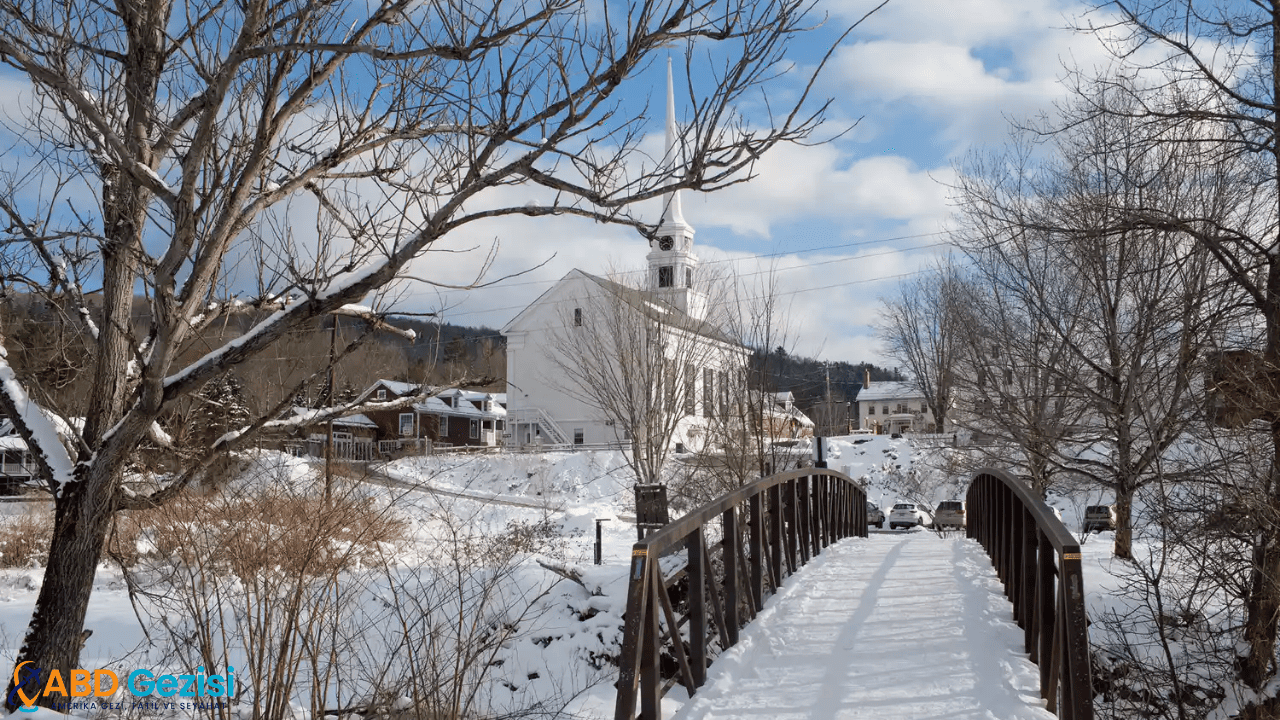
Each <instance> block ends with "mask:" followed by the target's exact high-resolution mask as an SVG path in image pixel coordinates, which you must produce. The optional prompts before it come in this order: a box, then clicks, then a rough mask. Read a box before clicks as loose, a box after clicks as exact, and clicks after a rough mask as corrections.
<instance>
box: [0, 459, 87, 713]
mask: <svg viewBox="0 0 1280 720" xmlns="http://www.w3.org/2000/svg"><path fill="white" fill-rule="evenodd" d="M109 485H110V484H109V483H100V484H98V485H97V487H98V488H102V487H105V486H109ZM92 487H93V485H92V484H90V483H89V482H87V481H83V480H82V481H79V482H76V483H75V484H74V485H72V486H70V487H69V488H68V492H67V494H66V495H65V496H64V497H62V498H59V499H58V503H57V510H56V511H55V515H54V521H53V540H52V542H51V543H50V546H49V561H48V564H47V566H46V568H45V573H44V584H43V585H41V586H40V595H39V596H38V597H37V598H36V606H35V611H34V612H33V613H32V616H31V622H30V624H29V625H28V626H27V635H26V637H25V638H24V639H23V643H22V649H21V650H20V651H19V652H18V658H17V664H18V665H21V664H22V663H23V662H26V661H31V665H30V666H29V667H28V668H27V669H24V676H25V675H27V674H28V673H30V672H31V670H30V668H38V670H37V672H40V674H41V677H40V678H39V679H38V680H33V681H31V682H29V683H28V684H25V685H24V686H23V692H24V693H25V694H27V696H28V697H30V696H33V695H35V694H36V693H37V692H39V691H42V690H43V689H44V683H45V682H46V680H47V678H48V676H49V672H50V671H51V670H58V671H60V672H61V673H62V677H63V679H64V680H66V679H68V678H69V677H70V675H69V671H70V670H71V669H73V668H77V667H79V664H80V649H81V647H82V646H83V644H84V639H83V632H84V619H85V611H86V610H87V609H88V607H89V595H90V593H91V592H92V590H93V576H94V573H95V572H96V570H97V567H98V559H99V557H100V556H101V553H102V546H103V543H104V540H105V538H106V534H107V529H108V528H109V527H110V524H111V512H110V508H111V504H110V502H109V501H108V498H107V497H106V494H105V493H103V492H101V490H98V491H94V490H92V489H90V488H92ZM68 699H69V698H67V697H65V696H63V695H61V694H54V695H50V696H48V697H42V698H40V699H39V700H37V701H36V704H38V705H44V706H48V705H50V704H52V703H54V702H66V701H67V700H68ZM20 704H22V701H21V700H19V699H18V696H17V694H16V693H15V692H14V684H13V680H12V679H10V681H9V688H8V691H7V692H6V693H5V707H6V708H7V709H8V710H10V711H12V710H14V709H15V708H17V707H18V705H20Z"/></svg>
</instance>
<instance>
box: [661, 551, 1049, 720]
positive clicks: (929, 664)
mask: <svg viewBox="0 0 1280 720" xmlns="http://www.w3.org/2000/svg"><path fill="white" fill-rule="evenodd" d="M1022 637H1023V635H1022V631H1021V630H1020V629H1018V626H1017V625H1016V624H1014V622H1013V618H1012V612H1011V610H1010V606H1009V602H1008V601H1007V600H1006V599H1005V597H1004V593H1003V590H1002V588H1001V585H1000V581H999V580H998V579H997V578H996V577H995V572H994V571H993V569H992V567H991V563H990V560H989V559H988V558H987V555H986V553H984V552H983V550H982V547H981V546H980V545H978V544H977V543H974V542H970V541H967V540H964V539H963V537H962V536H961V535H960V534H959V533H946V534H944V535H939V534H938V533H932V532H928V531H924V530H918V529H912V530H909V531H877V530H874V529H873V530H872V531H871V533H870V537H868V538H867V539H865V540H863V539H860V538H854V539H847V540H844V541H842V542H840V543H837V544H836V545H833V546H832V547H830V548H827V549H826V550H824V551H823V552H822V554H821V555H819V556H818V557H817V558H815V559H814V561H813V562H812V563H810V564H809V565H808V566H806V567H804V568H801V569H800V571H799V572H798V573H797V574H796V576H795V577H793V578H790V579H789V580H788V582H787V583H786V584H785V585H784V586H783V588H782V591H781V592H780V593H779V594H778V595H777V596H776V597H774V598H772V599H771V600H770V601H769V603H768V606H767V607H766V608H765V610H764V612H762V613H761V615H760V616H759V617H757V618H756V620H755V621H754V622H752V623H751V625H749V626H748V627H747V628H746V629H745V630H744V631H743V634H742V637H741V639H740V640H739V642H738V644H737V645H736V646H734V647H733V648H731V649H730V650H729V651H728V652H726V653H725V654H724V655H723V656H722V657H721V658H720V659H718V660H717V661H716V662H715V664H714V665H712V666H711V668H710V670H709V671H708V678H707V684H706V686H705V687H703V688H702V689H700V690H699V691H698V693H697V695H696V696H695V697H694V698H693V699H692V700H691V701H689V702H688V703H687V704H686V705H685V706H684V707H683V708H682V709H681V711H680V712H678V713H676V714H674V715H672V716H671V717H674V718H675V719H676V720H704V719H710V718H716V719H717V720H730V719H732V718H756V717H769V718H841V719H842V720H855V719H857V718H866V719H868V720H870V719H872V718H948V719H949V720H952V719H954V720H961V719H965V718H973V719H975V720H978V719H982V720H986V719H988V718H1000V719H1001V720H1049V719H1050V718H1053V717H1054V715H1053V714H1052V713H1050V712H1049V711H1047V710H1045V709H1044V704H1043V702H1042V701H1041V700H1040V692H1039V688H1040V676H1039V671H1038V670H1037V668H1036V666H1035V665H1034V664H1033V663H1031V661H1030V660H1028V659H1027V657H1026V654H1025V653H1024V652H1022V647H1021V646H1022ZM673 694H675V693H674V692H673ZM670 697H671V696H668V698H669V700H668V703H669V704H671V705H675V704H676V703H675V702H672V701H671V700H670Z"/></svg>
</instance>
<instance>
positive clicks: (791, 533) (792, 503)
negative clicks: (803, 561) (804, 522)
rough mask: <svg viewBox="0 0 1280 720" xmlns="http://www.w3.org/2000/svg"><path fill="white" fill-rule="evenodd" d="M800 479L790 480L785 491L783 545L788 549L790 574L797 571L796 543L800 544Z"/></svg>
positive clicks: (788, 572) (788, 570)
mask: <svg viewBox="0 0 1280 720" xmlns="http://www.w3.org/2000/svg"><path fill="white" fill-rule="evenodd" d="M797 482H798V480H790V481H788V482H787V486H786V489H785V490H784V491H783V495H784V496H785V497H784V499H783V506H784V510H783V515H782V517H783V518H784V519H785V521H786V527H785V529H786V532H787V538H786V542H784V543H783V547H784V548H785V549H786V556H787V574H788V575H790V574H792V573H794V572H795V571H796V551H797V549H796V545H797V544H799V541H800V538H799V537H798V535H799V534H800V528H799V523H797V522H796V483H797Z"/></svg>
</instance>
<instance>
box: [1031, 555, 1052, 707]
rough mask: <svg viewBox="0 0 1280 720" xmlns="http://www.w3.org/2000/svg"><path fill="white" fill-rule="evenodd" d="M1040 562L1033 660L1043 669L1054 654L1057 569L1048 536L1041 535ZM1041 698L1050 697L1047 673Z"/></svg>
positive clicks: (1044, 677) (1041, 677) (1037, 573)
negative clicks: (1054, 590) (1035, 643)
mask: <svg viewBox="0 0 1280 720" xmlns="http://www.w3.org/2000/svg"><path fill="white" fill-rule="evenodd" d="M1037 554H1038V555H1039V562H1038V563H1037V564H1036V567H1037V570H1036V632H1037V633H1038V637H1037V645H1038V647H1037V648H1036V649H1035V650H1034V651H1033V652H1034V653H1035V654H1034V655H1033V656H1032V658H1031V659H1032V660H1033V661H1034V662H1035V663H1036V664H1037V665H1040V666H1041V667H1044V665H1041V663H1044V662H1048V661H1049V656H1050V655H1051V654H1052V653H1053V621H1054V613H1053V600H1054V597H1053V585H1054V573H1055V567H1054V563H1053V544H1052V543H1050V542H1049V538H1048V536H1047V535H1044V534H1043V533H1042V534H1041V535H1040V552H1039V553H1037ZM1040 697H1042V698H1048V697H1049V679H1048V677H1047V676H1046V673H1043V672H1042V673H1040Z"/></svg>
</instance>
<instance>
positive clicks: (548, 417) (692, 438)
mask: <svg viewBox="0 0 1280 720" xmlns="http://www.w3.org/2000/svg"><path fill="white" fill-rule="evenodd" d="M666 131H667V153H668V159H669V161H671V162H672V164H674V160H671V159H672V158H675V157H676V137H677V135H676V125H675V101H674V95H673V92H672V84H671V70H670V67H668V70H667V127H666ZM693 236H694V230H693V228H692V227H691V226H690V225H689V224H688V223H687V222H686V221H685V219H684V215H683V213H682V211H681V207H680V194H679V192H678V191H675V192H671V193H668V194H667V195H666V196H665V197H664V198H663V214H662V221H661V223H660V224H659V226H658V229H657V232H656V233H655V235H654V237H653V238H652V239H651V240H650V242H649V248H650V250H649V253H648V255H647V256H646V260H647V261H648V262H647V268H646V273H645V278H644V279H643V280H642V281H641V282H640V283H638V284H637V286H636V287H632V286H629V285H624V284H622V283H619V282H617V281H615V280H611V279H606V278H604V277H600V276H598V275H595V274H592V273H589V272H586V271H583V270H580V269H575V270H572V271H570V272H569V273H568V274H566V275H565V276H564V277H563V278H561V279H560V280H559V281H558V282H556V284H555V285H554V286H553V287H552V288H551V289H550V290H548V291H546V292H545V293H543V294H542V295H541V296H540V297H539V298H537V299H536V300H534V301H533V303H531V304H530V305H529V306H528V307H526V308H525V309H524V310H522V311H520V313H519V314H517V315H516V316H515V317H514V318H512V320H511V321H510V322H509V323H507V325H506V326H505V327H503V328H502V334H503V335H504V336H506V339H507V393H506V395H507V434H506V435H507V436H506V442H507V444H508V446H512V447H525V446H531V445H535V446H536V445H538V444H544V445H593V444H600V443H616V442H623V441H625V440H627V439H628V438H626V437H623V436H622V435H623V433H622V432H621V431H620V430H619V423H618V422H615V418H610V417H606V416H605V415H606V413H605V412H604V411H602V410H601V409H600V407H599V406H598V405H593V404H592V403H591V402H588V401H587V399H585V398H584V397H583V395H584V393H583V392H581V388H568V389H566V387H565V374H566V373H565V371H564V369H563V363H564V356H563V354H564V352H565V348H564V346H565V345H566V340H568V342H569V343H572V341H573V337H574V332H575V329H576V328H579V327H584V326H585V325H588V324H590V323H592V322H597V321H599V315H600V312H599V310H598V309H599V308H603V307H608V308H611V312H612V311H613V310H612V309H614V308H620V309H621V310H622V311H623V312H626V313H634V314H635V315H636V316H637V317H648V318H649V319H651V320H653V321H654V323H656V324H658V325H660V326H661V327H662V328H664V330H663V332H676V333H678V334H679V335H680V337H679V340H680V342H681V343H683V344H684V347H686V348H687V347H689V345H688V343H689V342H694V343H698V344H699V345H698V346H697V347H698V348H699V349H700V350H703V351H701V352H698V353H696V355H697V357H698V358H699V360H698V362H697V363H696V365H697V367H693V363H689V362H687V361H682V360H678V359H677V358H675V357H672V356H671V355H670V354H669V355H668V356H667V361H668V362H671V363H672V364H676V363H679V362H684V363H686V365H688V367H686V366H685V365H681V366H680V367H679V368H677V369H676V371H675V372H673V373H671V374H670V375H669V376H670V377H676V378H679V379H678V380H675V381H674V382H673V385H675V384H678V385H679V388H678V392H679V396H680V398H681V400H680V401H679V402H678V404H679V406H680V410H679V412H682V413H684V415H685V416H686V417H684V418H682V419H681V420H680V427H679V429H678V430H677V432H676V434H675V437H674V438H673V440H672V442H673V443H675V449H676V451H677V452H679V451H680V450H681V449H687V450H690V451H692V450H698V449H700V448H701V443H702V442H705V439H706V438H707V436H708V433H706V432H704V431H703V430H704V428H705V426H706V425H707V423H708V422H709V420H710V419H711V418H713V417H715V416H716V414H717V413H719V412H727V409H728V405H729V402H730V400H729V397H728V390H727V388H728V379H729V378H728V374H729V373H730V372H736V370H737V369H738V368H741V367H743V366H744V365H745V363H746V361H747V358H748V355H749V353H748V351H747V349H746V348H744V347H742V346H741V345H739V344H738V343H736V342H734V341H733V340H732V339H730V338H729V337H728V336H727V335H726V334H725V333H724V332H722V331H721V330H720V329H719V328H716V327H715V326H714V325H713V324H711V323H709V322H707V310H708V307H707V295H706V293H705V292H704V289H703V288H701V287H700V286H699V282H700V281H701V280H702V278H701V277H700V275H699V268H698V264H699V260H698V257H697V255H696V254H695V253H694V247H693ZM652 326H653V325H652V324H650V325H646V324H645V323H644V322H640V323H637V324H636V327H652ZM587 335H588V333H586V332H583V337H584V338H586V337H587ZM663 347H664V349H665V348H666V345H665V344H664V346H663ZM592 350H593V348H589V347H585V346H584V347H582V348H581V351H582V352H591V351H592ZM683 357H690V356H689V355H687V354H686V355H683Z"/></svg>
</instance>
